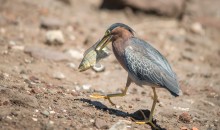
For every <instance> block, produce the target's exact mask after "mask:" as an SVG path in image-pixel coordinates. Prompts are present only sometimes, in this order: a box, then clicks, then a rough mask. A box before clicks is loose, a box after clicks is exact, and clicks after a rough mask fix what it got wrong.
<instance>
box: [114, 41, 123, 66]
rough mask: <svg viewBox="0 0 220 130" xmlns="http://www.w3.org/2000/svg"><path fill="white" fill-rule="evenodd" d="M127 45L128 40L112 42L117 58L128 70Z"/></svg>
mask: <svg viewBox="0 0 220 130" xmlns="http://www.w3.org/2000/svg"><path fill="white" fill-rule="evenodd" d="M126 47H127V44H126V41H123V40H116V41H115V42H113V43H112V49H113V52H114V54H115V57H116V59H117V60H118V62H119V63H120V64H121V66H122V67H123V68H124V69H125V70H127V66H126V63H125V53H124V52H125V48H126Z"/></svg>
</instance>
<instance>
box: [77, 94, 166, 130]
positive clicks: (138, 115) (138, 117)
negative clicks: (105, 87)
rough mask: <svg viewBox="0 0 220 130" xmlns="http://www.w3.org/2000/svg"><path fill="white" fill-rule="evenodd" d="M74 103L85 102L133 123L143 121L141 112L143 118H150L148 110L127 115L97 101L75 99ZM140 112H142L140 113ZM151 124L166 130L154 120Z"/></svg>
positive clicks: (160, 129)
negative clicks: (129, 119)
mask: <svg viewBox="0 0 220 130" xmlns="http://www.w3.org/2000/svg"><path fill="white" fill-rule="evenodd" d="M75 100H76V101H81V102H86V103H88V104H89V105H91V106H94V107H95V108H96V109H98V110H101V111H104V112H108V113H109V114H111V115H115V116H120V117H123V118H125V117H128V118H131V119H132V120H135V121H143V120H144V116H143V115H142V112H143V113H144V115H145V117H149V116H150V111H149V110H147V109H146V110H143V109H141V110H137V111H135V112H133V113H128V112H124V111H121V110H117V109H114V108H108V107H107V106H106V105H104V104H102V103H101V102H99V101H91V100H89V99H85V98H80V99H75ZM141 111H142V112H141ZM153 124H154V125H155V126H156V127H157V128H158V129H159V130H166V128H162V127H161V126H160V125H159V124H157V121H156V120H155V119H153ZM151 129H152V130H155V129H154V127H152V126H151Z"/></svg>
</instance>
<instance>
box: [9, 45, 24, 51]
mask: <svg viewBox="0 0 220 130" xmlns="http://www.w3.org/2000/svg"><path fill="white" fill-rule="evenodd" d="M10 49H13V50H18V51H23V50H24V46H21V45H14V46H11V47H10Z"/></svg>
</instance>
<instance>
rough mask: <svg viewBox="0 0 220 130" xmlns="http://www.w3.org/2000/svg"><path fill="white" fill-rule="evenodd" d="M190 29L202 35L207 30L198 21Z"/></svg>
mask: <svg viewBox="0 0 220 130" xmlns="http://www.w3.org/2000/svg"><path fill="white" fill-rule="evenodd" d="M190 30H191V31H192V32H193V33H196V34H200V35H203V34H205V31H204V29H203V27H202V25H201V24H200V23H198V22H196V23H193V24H192V25H191V27H190Z"/></svg>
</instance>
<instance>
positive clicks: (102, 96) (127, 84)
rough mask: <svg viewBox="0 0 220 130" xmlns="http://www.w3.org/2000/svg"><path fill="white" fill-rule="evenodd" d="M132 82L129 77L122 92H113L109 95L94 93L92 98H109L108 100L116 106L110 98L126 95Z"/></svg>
mask: <svg viewBox="0 0 220 130" xmlns="http://www.w3.org/2000/svg"><path fill="white" fill-rule="evenodd" d="M130 84H131V79H130V78H129V77H128V78H127V83H126V86H125V89H124V90H123V91H122V93H113V94H107V95H101V94H97V93H94V94H92V95H90V97H92V98H104V99H108V101H109V102H110V103H111V105H113V106H114V105H115V104H114V103H113V102H112V101H111V99H110V98H111V97H122V96H125V95H126V93H127V90H128V87H129V86H130Z"/></svg>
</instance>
